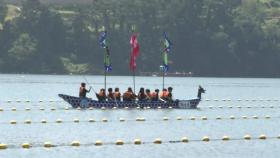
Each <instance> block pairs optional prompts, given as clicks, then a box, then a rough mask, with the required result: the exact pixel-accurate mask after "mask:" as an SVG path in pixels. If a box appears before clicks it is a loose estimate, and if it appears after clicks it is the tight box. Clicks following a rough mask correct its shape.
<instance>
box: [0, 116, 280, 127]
mask: <svg viewBox="0 0 280 158" xmlns="http://www.w3.org/2000/svg"><path fill="white" fill-rule="evenodd" d="M279 118H280V116H274V117H271V116H270V115H265V116H261V117H260V116H257V115H253V116H246V115H244V116H240V117H235V116H234V115H231V116H229V117H221V116H217V117H216V118H208V117H207V116H201V117H196V116H191V117H181V116H178V117H176V118H174V119H170V118H168V117H163V118H162V119H151V120H149V119H146V118H145V117H137V118H135V119H125V118H122V117H121V118H120V119H119V120H109V119H107V118H102V119H100V120H96V119H94V118H89V119H88V120H80V119H79V118H74V119H73V120H72V121H70V120H65V121H64V120H62V119H60V118H58V119H56V120H54V121H47V120H45V119H42V120H41V121H32V120H31V119H26V120H24V121H20V122H18V121H16V120H10V121H9V122H0V124H12V125H16V124H38V123H42V124H46V123H56V124H62V123H94V122H96V123H98V122H99V123H101V122H103V123H106V122H133V121H135V122H146V121H150V122H151V121H153V122H160V121H162V122H166V121H182V120H185V121H194V120H196V121H210V120H212V121H213V120H217V121H218V120H219V121H221V120H236V119H239V120H240V119H243V120H248V119H254V120H257V119H266V120H268V119H279Z"/></svg>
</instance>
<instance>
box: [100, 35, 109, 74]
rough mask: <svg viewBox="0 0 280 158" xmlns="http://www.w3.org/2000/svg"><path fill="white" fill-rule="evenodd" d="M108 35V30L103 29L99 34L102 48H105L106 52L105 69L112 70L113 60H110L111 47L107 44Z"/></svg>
mask: <svg viewBox="0 0 280 158" xmlns="http://www.w3.org/2000/svg"><path fill="white" fill-rule="evenodd" d="M106 37H107V32H106V31H103V32H101V33H100V36H99V44H100V46H101V47H102V48H104V49H105V50H106V51H105V54H104V69H105V71H107V72H108V71H112V65H111V60H110V50H109V47H108V46H107V45H106Z"/></svg>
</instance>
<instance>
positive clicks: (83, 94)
mask: <svg viewBox="0 0 280 158" xmlns="http://www.w3.org/2000/svg"><path fill="white" fill-rule="evenodd" d="M90 90H91V87H90V88H89V90H87V89H86V84H85V83H81V87H80V92H79V97H80V98H85V97H86V94H87V93H89V92H90Z"/></svg>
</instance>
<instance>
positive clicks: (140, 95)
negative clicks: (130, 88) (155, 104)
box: [137, 87, 147, 101]
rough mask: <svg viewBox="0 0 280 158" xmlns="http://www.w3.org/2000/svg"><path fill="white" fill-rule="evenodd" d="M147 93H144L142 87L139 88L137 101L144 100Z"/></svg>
mask: <svg viewBox="0 0 280 158" xmlns="http://www.w3.org/2000/svg"><path fill="white" fill-rule="evenodd" d="M146 97H147V95H146V94H145V89H144V88H143V87H141V88H140V90H139V93H138V96H137V98H138V100H139V101H145V100H146Z"/></svg>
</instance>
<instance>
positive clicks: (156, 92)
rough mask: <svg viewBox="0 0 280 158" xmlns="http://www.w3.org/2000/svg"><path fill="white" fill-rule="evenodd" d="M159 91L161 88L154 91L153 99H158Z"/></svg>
mask: <svg viewBox="0 0 280 158" xmlns="http://www.w3.org/2000/svg"><path fill="white" fill-rule="evenodd" d="M158 93H159V89H156V90H155V91H154V92H153V93H152V101H158Z"/></svg>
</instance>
